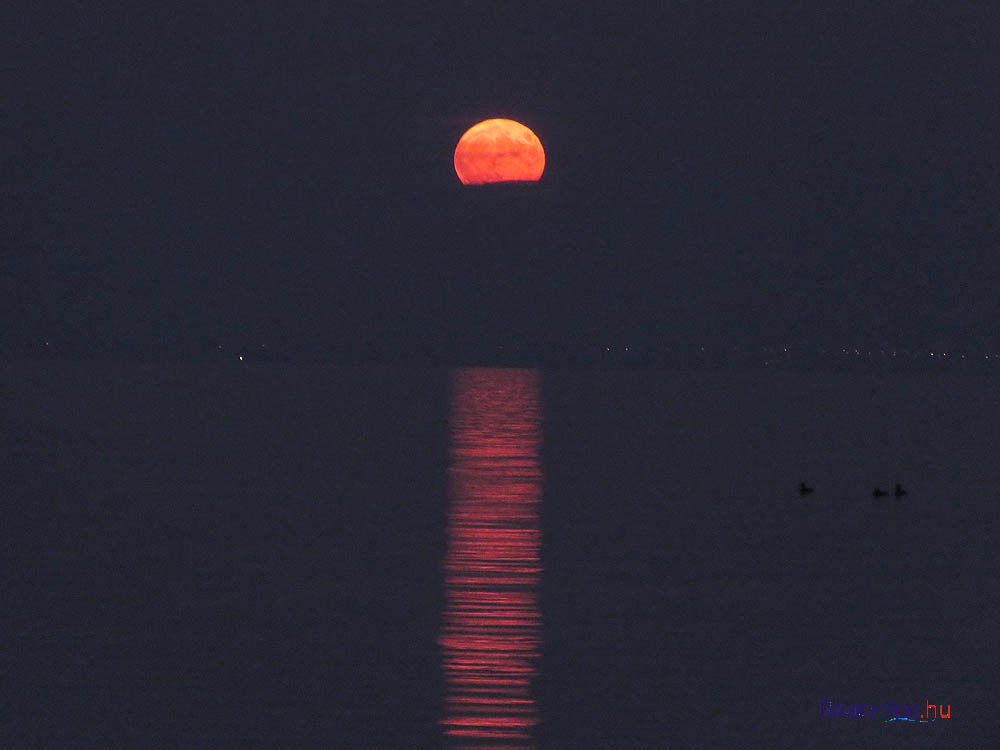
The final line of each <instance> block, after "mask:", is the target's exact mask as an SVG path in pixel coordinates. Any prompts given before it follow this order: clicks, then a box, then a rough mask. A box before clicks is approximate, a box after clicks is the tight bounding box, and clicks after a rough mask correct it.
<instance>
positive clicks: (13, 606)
mask: <svg viewBox="0 0 1000 750" xmlns="http://www.w3.org/2000/svg"><path fill="white" fill-rule="evenodd" d="M0 372H2V382H0V388H2V391H0V398H2V402H0V406H2V409H3V437H2V443H0V446H2V454H0V457H2V465H3V467H4V472H3V473H4V475H5V478H4V480H3V483H2V487H3V490H2V495H3V497H2V500H3V502H2V507H3V509H4V511H5V512H4V518H3V524H2V526H0V541H2V548H0V591H2V595H3V602H4V606H3V608H2V610H0V638H2V643H3V647H2V649H0V659H2V664H0V674H2V675H3V679H2V682H0V684H2V696H3V704H4V708H3V709H2V711H0V714H3V716H4V717H5V718H2V719H0V744H2V745H3V746H4V747H12V748H16V747H53V748H76V747H170V748H186V747H205V748H216V747H261V748H279V747H302V748H319V747H346V748H367V747H372V748H425V747H426V748H438V747H441V748H444V747H505V748H515V747H543V748H544V747H553V748H563V747H565V748H613V747H622V748H659V747H702V746H704V747H739V748H746V747H788V748H797V749H798V748H813V747H815V748H847V747H898V748H922V747H928V748H929V747H935V748H937V747H957V748H972V747H990V746H994V745H995V743H996V741H997V739H998V738H1000V720H998V718H997V711H996V708H995V707H994V705H993V704H994V701H995V698H996V696H997V692H996V688H997V686H998V679H997V666H998V663H1000V653H998V651H1000V639H998V637H997V635H998V629H997V625H996V623H997V617H998V614H1000V583H998V579H997V573H998V565H997V563H998V560H1000V555H998V552H997V538H998V531H1000V523H998V520H1000V461H998V458H997V457H998V455H1000V386H998V380H997V379H996V377H995V376H991V375H988V374H940V373H934V374H920V373H885V372H878V371H874V370H872V371H865V370H859V371H858V372H853V373H845V372H836V373H832V372H829V373H825V372H820V371H813V372H791V371H761V370H746V371H739V372H736V371H734V372H717V371H708V370H706V371H654V370H622V371H611V370H604V371H601V370H558V369H555V370H544V371H538V370H516V369H492V370H491V369H479V370H475V369H466V370H444V369H361V368H357V369H352V368H336V367H332V366H322V365H312V366H291V365H281V364H244V363H225V364H223V363H215V364H164V363H114V362H60V361H45V362H8V363H6V364H4V365H2V366H0ZM800 481H806V482H808V484H809V485H810V486H812V487H814V488H815V492H813V493H811V494H809V495H807V496H805V497H800V495H799V492H798V487H799V482H800ZM897 482H899V483H901V484H902V485H903V486H904V487H905V488H906V490H907V495H906V496H905V497H901V498H898V499H897V498H896V497H894V496H893V494H892V492H891V491H892V489H893V487H894V485H895V484H896V483H897ZM875 486H879V487H882V488H884V489H887V490H889V491H890V494H889V495H888V496H887V497H885V498H878V499H877V498H873V497H872V489H873V487H875ZM823 701H830V703H831V704H836V705H838V706H839V705H847V704H850V705H859V704H865V705H868V704H893V705H915V704H916V705H919V707H920V709H921V711H924V710H925V706H926V703H927V702H931V703H934V704H944V707H945V708H946V710H947V707H948V706H950V718H946V719H945V718H939V719H938V720H937V721H933V722H921V721H919V720H918V721H913V722H911V721H902V720H900V721H886V720H885V718H884V717H883V716H875V717H829V716H823V715H822V706H823V703H822V702H823Z"/></svg>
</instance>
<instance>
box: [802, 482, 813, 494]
mask: <svg viewBox="0 0 1000 750" xmlns="http://www.w3.org/2000/svg"><path fill="white" fill-rule="evenodd" d="M815 491H816V490H815V488H813V487H810V486H809V485H808V484H806V483H805V482H799V497H805V496H806V495H811V494H812V493H814V492H815Z"/></svg>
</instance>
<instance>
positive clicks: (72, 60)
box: [0, 0, 1000, 354]
mask: <svg viewBox="0 0 1000 750" xmlns="http://www.w3.org/2000/svg"><path fill="white" fill-rule="evenodd" d="M133 5H134V4H128V5H127V6H125V5H124V4H123V6H122V7H119V6H111V5H106V6H105V5H102V4H100V3H96V2H95V3H82V4H74V5H68V4H67V5H65V6H62V7H60V5H59V4H50V3H43V4H40V6H39V7H32V8H31V9H30V10H28V11H23V12H22V13H21V14H20V15H19V16H18V15H17V14H15V17H14V18H13V19H11V20H10V21H9V22H5V23H4V27H5V30H4V31H3V32H2V33H3V35H4V36H5V37H6V39H5V41H4V46H5V48H6V49H7V50H8V57H9V59H10V60H11V63H10V64H9V65H8V67H7V70H6V79H7V81H6V85H5V88H6V90H7V95H6V97H5V101H6V103H7V106H5V107H4V108H3V109H4V112H3V115H2V120H0V122H2V127H3V140H4V145H5V148H4V167H3V180H4V193H5V198H4V204H5V213H6V214H7V215H6V217H5V224H6V231H5V250H4V253H3V256H4V257H3V259H2V261H0V262H2V264H3V265H2V267H0V271H2V272H3V274H4V276H5V277H6V279H7V281H8V283H9V284H10V286H9V292H7V293H5V294H4V295H3V308H2V313H3V318H2V320H3V324H2V325H3V328H2V329H0V335H2V337H3V339H4V340H5V341H6V342H7V343H8V344H10V345H12V346H15V347H22V346H29V347H30V346H33V345H37V342H38V341H39V340H41V339H51V340H52V341H54V342H57V343H58V344H59V346H61V347H65V348H66V349H68V350H73V351H76V352H86V351H92V350H93V351H116V352H131V351H147V350H149V349H155V348H157V347H160V346H163V347H166V348H168V349H169V348H170V347H176V348H178V349H183V350H191V351H201V350H204V351H208V350H209V349H210V348H211V347H212V346H213V345H214V343H215V342H217V341H219V342H221V341H224V342H226V343H227V344H232V345H234V346H248V345H251V344H256V343H258V342H269V343H271V345H272V346H274V347H284V348H285V349H287V350H288V351H290V352H295V351H301V350H304V349H305V348H309V347H314V346H319V347H321V348H322V347H326V346H332V347H335V348H336V347H342V348H358V347H362V348H364V347H370V348H372V349H373V350H377V351H379V352H383V353H384V352H387V351H389V352H392V351H411V352H423V353H431V354H433V353H437V352H442V351H445V350H448V349H449V348H453V347H455V346H458V347H461V346H464V345H467V344H469V345H471V344H474V343H476V342H481V341H485V340H494V339H495V340H497V341H514V340H519V339H520V340H522V341H534V342H540V343H545V344H547V345H558V346H572V345H575V344H576V343H587V342H591V341H592V340H595V339H601V338H607V339H616V340H619V341H626V340H629V341H633V342H640V343H650V344H652V343H662V342H665V341H669V342H674V341H678V342H689V343H690V342H694V341H699V340H709V341H713V342H718V343H721V344H723V345H727V344H732V343H736V342H743V341H755V340H766V341H770V342H776V343H780V342H783V341H787V342H802V343H819V342H840V341H847V342H874V343H880V342H886V343H899V344H902V345H918V344H919V345H923V344H938V343H944V344H949V345H951V344H961V345H969V346H979V345H982V344H987V343H992V342H993V341H994V340H995V330H996V321H997V320H998V319H1000V315H998V313H1000V307H998V297H997V293H996V289H997V284H998V282H1000V279H998V274H997V264H996V261H995V254H996V248H997V246H998V242H997V240H998V228H997V221H996V211H997V210H996V205H997V200H996V198H997V196H998V195H1000V191H998V190H997V188H996V182H997V174H998V172H997V169H998V165H1000V159H998V157H1000V135H998V134H1000V111H998V88H1000V86H998V75H1000V70H998V61H1000V41H998V40H1000V34H998V32H1000V24H998V20H1000V11H997V10H996V9H995V8H993V7H992V6H991V5H990V4H988V3H971V2H966V1H965V0H954V1H952V2H947V3H943V2H942V3H937V4H930V3H926V2H905V3H903V2H900V3H884V2H880V3H871V2H858V3H836V4H830V3H823V4H820V5H822V6H829V7H825V8H820V9H804V8H796V9H794V10H778V9H774V8H770V7H764V6H763V5H761V4H755V5H756V6H757V7H756V8H755V9H752V10H751V9H746V8H742V9H741V8H738V7H737V6H739V5H742V4H739V3H731V2H708V3H706V2H698V3H681V2H670V3H653V4H649V5H651V6H656V9H655V10H642V11H636V10H634V9H632V8H631V7H629V6H627V5H626V6H622V5H620V4H617V3H615V4H611V3H609V4H607V6H606V7H604V8H600V9H599V8H596V7H593V6H588V5H571V6H564V7H556V6H554V5H552V4H538V3H534V4H531V5H530V6H528V9H527V10H524V11H519V10H517V8H516V6H515V5H513V4H511V3H470V4H466V6H465V7H466V10H464V11H462V12H460V13H452V12H449V13H448V14H445V13H444V12H440V13H438V12H433V11H431V10H429V8H431V7H432V6H431V5H428V4H425V3H424V4H416V3H414V4H407V6H406V7H403V6H402V4H397V3H390V4H383V3H360V4H358V5H357V7H356V8H355V9H350V7H349V6H347V5H345V4H344V3H340V2H324V3H316V4H306V3H302V2H299V1H298V0H292V1H291V2H287V3H280V4H273V3H268V4H252V5H248V4H245V3H230V2H215V3H209V4H198V5H197V7H192V8H191V9H188V10H184V11H181V10H179V9H178V8H177V7H175V5H174V4H166V5H162V4H161V6H160V7H142V8H141V9H140V8H139V7H137V6H136V7H133ZM142 5H143V6H145V5H147V4H142ZM834 6H835V7H834ZM487 117H510V118H512V119H516V120H519V121H521V122H524V123H525V124H527V125H528V126H529V127H531V128H532V129H533V130H534V131H535V132H536V133H537V134H538V135H539V137H540V138H541V140H542V142H543V144H544V145H545V148H546V154H547V168H546V172H545V175H544V176H543V178H542V181H541V182H539V183H537V184H533V185H501V186H488V187H485V188H480V189H475V188H464V187H463V186H462V185H461V184H460V183H459V182H458V180H457V178H456V177H455V174H454V171H453V168H452V163H451V159H452V153H453V150H454V146H455V143H456V142H457V140H458V138H459V136H460V135H461V134H462V132H463V131H464V130H465V129H466V128H468V127H469V126H471V125H472V124H474V123H475V122H477V121H478V120H480V119H484V118H487Z"/></svg>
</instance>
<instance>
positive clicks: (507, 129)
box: [455, 119, 545, 185]
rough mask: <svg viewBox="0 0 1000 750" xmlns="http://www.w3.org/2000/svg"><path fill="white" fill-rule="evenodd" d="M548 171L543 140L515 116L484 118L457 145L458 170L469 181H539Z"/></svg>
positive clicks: (459, 176)
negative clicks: (512, 117)
mask: <svg viewBox="0 0 1000 750" xmlns="http://www.w3.org/2000/svg"><path fill="white" fill-rule="evenodd" d="M544 171H545V150H544V149H543V148H542V142H541V141H540V140H538V136H537V135H535V134H534V133H532V132H531V129H530V128H526V127H525V126H524V125H522V124H521V123H519V122H514V121H513V120H503V119H495V120H483V121H482V122H480V123H477V124H476V125H473V126H472V127H471V128H469V129H468V130H466V131H465V133H464V134H463V135H462V137H461V138H460V139H459V141H458V145H457V146H456V147H455V173H456V174H457V175H458V179H460V180H461V181H462V183H463V184H465V185H482V184H483V183H485V182H511V181H514V180H531V181H536V180H538V178H539V177H541V176H542V172H544Z"/></svg>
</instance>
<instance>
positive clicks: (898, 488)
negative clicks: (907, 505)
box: [892, 482, 906, 497]
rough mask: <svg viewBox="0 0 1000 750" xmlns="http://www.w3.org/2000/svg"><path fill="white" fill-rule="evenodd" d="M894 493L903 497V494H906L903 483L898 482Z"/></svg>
mask: <svg viewBox="0 0 1000 750" xmlns="http://www.w3.org/2000/svg"><path fill="white" fill-rule="evenodd" d="M892 494H893V495H895V496H896V497H903V495H905V494H906V490H904V489H903V485H901V484H900V483H899V482H896V490H895V492H893V493H892Z"/></svg>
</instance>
